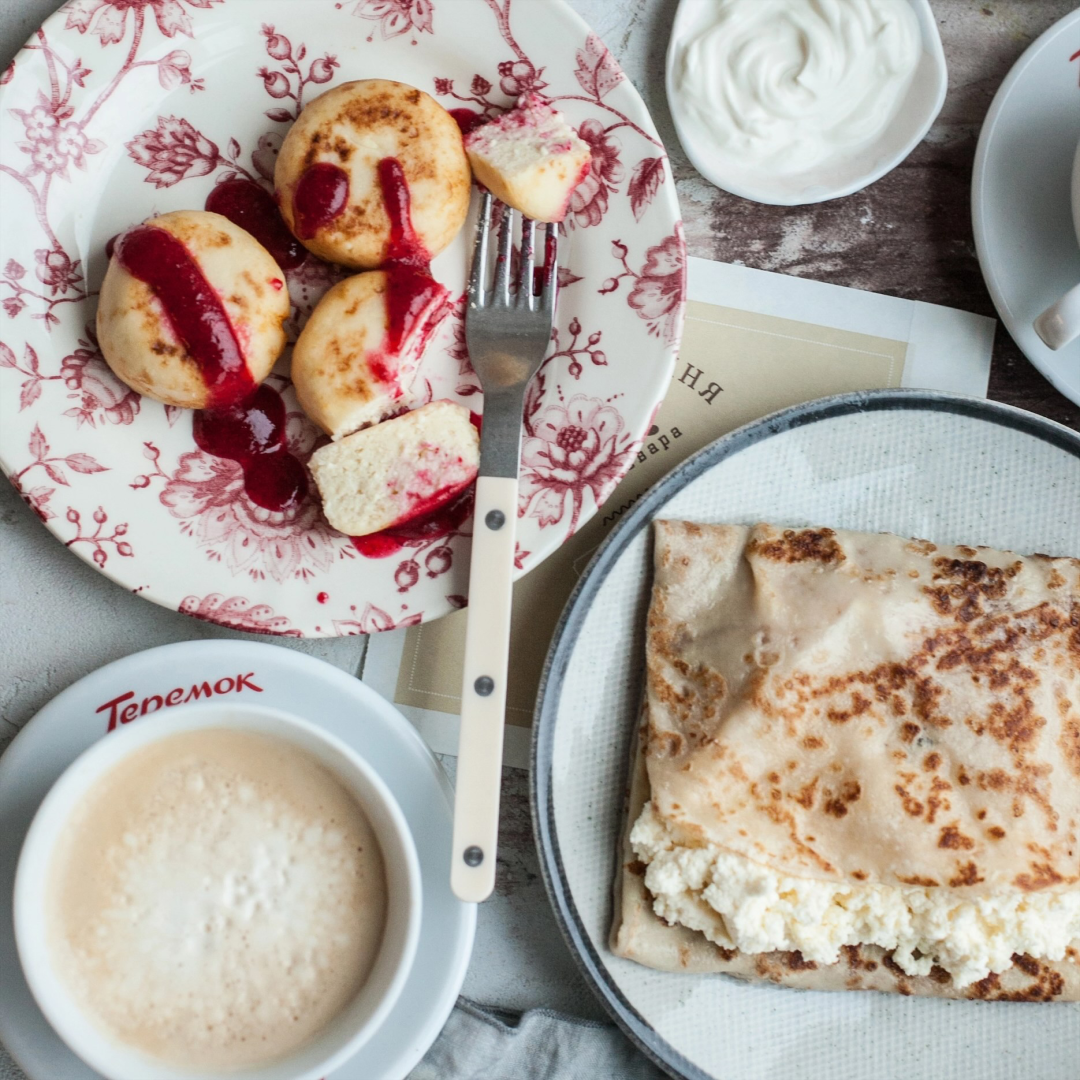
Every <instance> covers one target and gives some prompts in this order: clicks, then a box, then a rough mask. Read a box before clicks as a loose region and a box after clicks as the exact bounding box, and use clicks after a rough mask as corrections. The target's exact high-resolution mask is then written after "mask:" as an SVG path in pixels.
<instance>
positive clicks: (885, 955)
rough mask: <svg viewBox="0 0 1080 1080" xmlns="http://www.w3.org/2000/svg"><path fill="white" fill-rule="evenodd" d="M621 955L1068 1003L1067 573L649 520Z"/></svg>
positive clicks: (1070, 730) (620, 907)
mask: <svg viewBox="0 0 1080 1080" xmlns="http://www.w3.org/2000/svg"><path fill="white" fill-rule="evenodd" d="M655 540H656V545H655V582H654V588H653V595H652V604H651V607H650V610H649V616H648V630H647V645H646V656H647V668H648V674H647V689H646V697H645V709H644V719H643V722H642V725H641V731H640V738H639V740H638V745H637V748H636V751H635V759H634V763H633V768H632V777H631V790H630V797H629V806H628V814H627V823H626V829H625V830H624V835H623V857H622V859H621V860H620V867H619V872H618V875H617V882H616V905H615V923H614V926H613V929H612V941H611V946H612V949H613V951H614V952H616V953H617V954H618V955H620V956H624V957H627V958H629V959H632V960H636V961H638V962H639V963H642V964H646V965H648V966H650V967H655V968H659V969H661V970H672V971H694V972H711V971H717V972H727V973H729V974H733V975H739V976H742V977H746V978H758V979H768V980H771V981H773V982H780V983H786V984H788V985H792V986H799V987H804V988H815V989H835V990H842V989H852V990H854V989H874V990H892V991H898V992H900V993H904V994H933V995H938V996H947V997H969V998H991V999H997V998H1008V999H1011V1000H1025V1001H1028V1000H1030V1001H1051V1000H1057V1001H1062V1000H1073V1001H1075V1000H1080V561H1078V560H1076V559H1068V558H1048V557H1046V556H1042V555H1035V556H1030V557H1021V556H1018V555H1014V554H1012V553H1009V552H1002V551H993V550H988V549H986V548H979V549H975V548H971V547H964V546H961V547H936V546H935V545H934V544H932V543H929V542H927V541H922V540H905V539H903V538H901V537H897V536H892V535H888V534H877V535H870V534H863V533H854V532H841V531H833V530H831V529H799V530H796V529H787V530H782V529H778V528H775V527H772V526H769V525H756V526H754V527H753V528H747V527H744V526H724V525H695V524H691V523H688V522H675V521H659V522H657V523H656V525H655Z"/></svg>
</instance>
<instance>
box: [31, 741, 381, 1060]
mask: <svg viewBox="0 0 1080 1080" xmlns="http://www.w3.org/2000/svg"><path fill="white" fill-rule="evenodd" d="M51 874H52V884H53V887H52V888H51V889H50V890H49V903H50V905H51V908H50V911H49V913H48V915H49V920H50V934H51V948H52V950H53V953H54V962H55V963H56V967H57V970H58V971H59V972H60V973H61V975H62V976H63V977H64V978H65V981H67V982H68V984H69V985H70V987H71V989H72V990H73V992H74V994H75V996H76V997H77V999H78V1000H79V1001H80V1002H81V1004H82V1006H83V1007H84V1008H85V1009H86V1010H87V1011H88V1013H89V1015H91V1016H92V1017H94V1018H95V1019H96V1020H97V1022H98V1023H99V1025H100V1026H101V1027H102V1028H103V1029H104V1030H105V1031H107V1032H108V1033H109V1034H111V1035H112V1036H114V1037H115V1038H116V1039H118V1040H119V1041H121V1042H123V1043H126V1044H128V1045H131V1046H134V1047H137V1048H138V1049H140V1050H142V1051H144V1052H145V1053H148V1054H150V1055H152V1056H154V1057H157V1058H160V1059H162V1060H164V1061H167V1062H172V1063H175V1064H183V1065H184V1066H185V1067H187V1068H191V1067H195V1068H204V1069H207V1070H214V1071H217V1070H226V1069H236V1068H243V1067H245V1066H249V1065H254V1064H257V1063H260V1062H265V1061H268V1060H272V1059H274V1058H278V1057H281V1056H283V1055H285V1054H288V1053H290V1052H291V1051H293V1050H295V1049H296V1048H297V1047H298V1046H300V1045H302V1044H303V1043H305V1042H307V1041H308V1040H309V1039H311V1038H312V1037H313V1036H315V1035H316V1034H317V1033H318V1032H319V1031H320V1030H321V1029H323V1028H324V1027H325V1026H326V1025H327V1024H328V1023H329V1022H330V1021H332V1020H333V1019H334V1018H335V1017H336V1016H337V1015H338V1013H339V1012H340V1011H341V1010H342V1009H343V1008H344V1007H345V1006H346V1005H347V1004H348V1003H349V1002H350V1001H351V1000H352V998H353V997H354V996H355V994H356V993H357V991H358V990H359V989H360V987H361V986H362V985H363V983H364V981H365V979H366V978H367V975H368V973H369V971H370V969H371V967H372V965H373V964H374V961H375V959H376V956H377V953H378V950H379V945H380V942H381V940H382V934H383V927H384V923H385V916H386V902H387V901H386V881H385V872H384V867H383V861H382V855H381V853H380V851H379V847H378V843H377V841H376V838H375V834H374V832H373V831H372V828H371V825H370V824H369V823H368V821H367V818H366V817H365V816H364V813H363V811H362V809H361V808H360V806H359V804H358V803H357V802H356V801H355V800H354V798H353V797H352V795H351V794H350V793H349V792H348V791H347V790H346V789H345V787H344V786H343V785H342V784H341V782H340V781H339V780H338V779H337V778H336V777H335V776H334V775H333V773H332V772H330V770H328V769H327V768H326V767H325V766H323V765H322V764H321V763H319V762H318V761H317V760H316V759H315V758H313V757H311V756H309V755H308V754H306V753H305V752H303V751H301V750H299V749H297V748H296V747H294V746H293V745H291V744H289V743H286V742H284V741H282V740H278V739H274V738H270V737H267V736H264V735H259V734H254V733H250V732H242V731H232V730H227V729H209V730H204V731H198V732H191V733H188V734H183V735H177V736H174V737H172V738H169V739H165V740H163V741H161V742H159V743H157V744H155V745H153V746H149V747H146V748H144V749H142V750H140V751H136V752H135V753H133V754H131V755H130V756H129V757H128V758H126V759H125V760H124V761H123V762H121V763H120V764H119V765H118V766H116V768H115V769H114V770H113V771H112V772H111V773H109V774H107V775H106V776H105V777H104V778H103V780H102V781H101V782H100V783H99V784H98V785H97V786H96V787H95V788H94V789H93V790H92V791H91V792H90V793H89V795H88V796H87V797H86V798H85V799H84V801H83V802H82V804H81V805H80V806H79V807H78V808H77V809H76V811H75V814H74V815H73V818H72V821H71V824H70V827H69V830H68V832H67V835H66V837H65V840H64V841H63V843H62V844H61V845H60V847H59V848H58V849H57V854H56V856H55V860H54V863H53V866H52V869H51Z"/></svg>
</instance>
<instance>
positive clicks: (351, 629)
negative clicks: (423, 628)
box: [334, 604, 424, 637]
mask: <svg viewBox="0 0 1080 1080" xmlns="http://www.w3.org/2000/svg"><path fill="white" fill-rule="evenodd" d="M423 621H424V613H423V612H422V611H414V612H413V613H412V614H411V615H404V616H402V617H401V618H400V619H395V618H394V617H393V616H392V615H391V614H390V613H389V612H386V611H383V610H382V608H377V607H376V606H375V605H374V604H365V605H364V610H363V612H361V614H360V617H359V618H358V619H334V629H335V630H336V631H337V633H339V634H341V635H343V636H346V637H352V636H353V635H354V634H377V633H381V632H382V631H383V630H402V629H404V628H405V627H408V626H419V625H420V624H421V623H422V622H423Z"/></svg>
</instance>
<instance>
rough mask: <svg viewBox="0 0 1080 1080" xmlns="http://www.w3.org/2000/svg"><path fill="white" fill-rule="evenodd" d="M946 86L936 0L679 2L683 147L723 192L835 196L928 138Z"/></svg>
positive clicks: (764, 198)
mask: <svg viewBox="0 0 1080 1080" xmlns="http://www.w3.org/2000/svg"><path fill="white" fill-rule="evenodd" d="M947 86H948V76H947V71H946V66H945V54H944V51H943V50H942V47H941V38H940V36H939V35H938V31H937V25H936V24H935V22H934V13H933V11H932V9H931V7H930V3H929V0H680V4H679V8H678V11H677V12H676V15H675V22H674V25H673V26H672V31H671V40H670V43H669V45H668V53H667V95H668V101H669V103H670V106H671V113H672V117H673V119H674V121H675V128H676V130H677V132H678V134H679V141H680V142H681V143H682V146H683V149H684V150H685V151H686V154H687V156H688V157H689V158H690V161H691V162H692V163H693V165H694V167H695V168H696V169H697V170H698V172H700V173H701V174H702V175H703V176H704V177H705V178H706V179H708V180H710V181H712V183H714V184H716V186H717V187H720V188H723V189H724V190H725V191H730V192H732V193H733V194H735V195H740V196H742V197H743V198H746V199H753V200H754V201H755V202H762V203H773V204H775V205H779V206H797V205H801V204H804V203H815V202H824V201H825V200H826V199H837V198H840V197H841V196H844V195H850V194H851V193H852V192H855V191H859V190H860V189H861V188H864V187H866V186H867V185H868V184H872V183H873V182H874V181H875V180H878V179H880V178H881V177H882V176H884V175H885V173H887V172H889V171H890V170H891V169H893V168H895V167H896V166H897V165H899V164H900V162H901V161H903V160H904V158H906V157H907V156H908V154H910V153H911V151H912V150H913V149H914V148H915V147H916V146H917V145H918V144H919V143H920V142H921V141H922V139H923V138H924V136H925V135H926V133H927V131H928V130H929V128H930V125H931V124H932V123H933V122H934V119H935V117H936V116H937V114H938V113H939V112H940V110H941V106H942V103H943V102H944V100H945V91H946V89H947Z"/></svg>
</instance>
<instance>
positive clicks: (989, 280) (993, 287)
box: [971, 8, 1080, 405]
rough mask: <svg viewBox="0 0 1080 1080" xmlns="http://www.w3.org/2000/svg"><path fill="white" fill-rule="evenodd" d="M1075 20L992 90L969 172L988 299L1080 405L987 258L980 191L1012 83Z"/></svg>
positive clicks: (1034, 360)
mask: <svg viewBox="0 0 1080 1080" xmlns="http://www.w3.org/2000/svg"><path fill="white" fill-rule="evenodd" d="M1077 24H1080V8H1077V9H1076V10H1075V11H1070V12H1069V14H1068V15H1065V16H1063V17H1062V18H1060V19H1058V21H1057V22H1056V23H1054V24H1053V25H1052V26H1050V27H1048V28H1047V29H1046V30H1045V31H1043V33H1042V34H1040V35H1039V36H1038V37H1037V38H1036V39H1035V40H1034V41H1033V42H1032V43H1031V44H1030V45H1029V46H1028V47H1027V48H1026V49H1025V50H1024V51H1023V53H1022V54H1021V55H1020V58H1019V59H1018V60H1017V61H1016V63H1015V64H1013V66H1012V67H1011V68H1010V69H1009V73H1008V75H1006V76H1005V79H1004V81H1003V82H1002V84H1001V85H1000V86H999V87H998V89H997V93H996V94H994V100H993V101H992V102H991V103H990V108H989V110H988V111H987V113H986V119H985V120H984V121H983V125H982V129H981V130H980V132H979V141H978V143H977V145H976V147H975V163H974V165H973V167H972V172H971V223H972V231H973V232H974V235H975V254H976V256H977V257H978V260H979V269H980V270H981V271H982V275H983V280H984V281H985V282H986V288H987V291H988V292H989V293H990V299H991V300H993V302H994V307H995V308H996V309H997V313H998V314H999V315H1000V316H1001V321H1002V322H1003V323H1004V324H1005V329H1006V330H1008V332H1009V334H1010V336H1011V337H1012V339H1013V341H1015V342H1016V344H1017V347H1018V348H1019V349H1020V351H1021V352H1022V353H1023V354H1024V356H1025V357H1027V359H1028V361H1029V362H1030V363H1031V364H1032V366H1033V367H1034V368H1035V369H1036V371H1038V372H1039V374H1040V375H1042V377H1043V378H1044V379H1046V381H1047V382H1048V383H1050V385H1051V386H1053V387H1054V389H1055V390H1057V391H1058V392H1059V393H1060V394H1062V395H1064V396H1065V397H1067V398H1068V399H1069V400H1070V401H1072V402H1074V403H1075V404H1077V405H1080V379H1078V380H1076V381H1075V382H1074V383H1072V384H1071V385H1070V384H1069V383H1067V382H1066V381H1065V379H1064V377H1063V375H1062V374H1061V373H1059V372H1058V371H1057V370H1056V368H1055V365H1054V364H1052V363H1050V362H1049V361H1048V359H1047V357H1046V356H1045V355H1044V354H1046V353H1049V352H1050V350H1049V349H1047V347H1046V346H1045V345H1044V344H1043V343H1042V341H1040V339H1039V337H1038V335H1037V334H1036V333H1035V328H1034V327H1033V326H1029V325H1027V324H1026V323H1025V322H1024V321H1023V320H1022V319H1020V318H1018V317H1017V316H1016V315H1015V314H1014V312H1013V310H1012V308H1011V307H1010V306H1009V302H1008V299H1007V298H1006V295H1005V289H1004V288H1003V286H1002V284H1001V280H1000V277H999V275H998V273H997V272H996V271H995V269H994V266H993V263H992V261H991V258H990V251H989V249H990V239H989V228H988V223H987V217H988V210H987V200H986V198H985V196H984V193H983V188H984V186H985V183H986V159H987V158H988V157H989V155H990V147H991V143H992V142H993V138H994V133H995V130H996V129H997V127H998V124H999V121H1000V120H1001V116H1002V114H1003V113H1004V112H1005V110H1006V108H1007V107H1008V103H1009V98H1010V96H1011V94H1012V91H1013V87H1015V86H1016V84H1017V83H1018V82H1019V81H1020V80H1021V79H1022V78H1023V77H1024V75H1025V74H1026V73H1027V70H1028V68H1030V67H1031V65H1032V64H1033V63H1035V62H1036V61H1037V60H1038V59H1039V57H1040V55H1041V54H1042V51H1043V49H1045V48H1046V47H1047V46H1048V45H1049V44H1050V43H1051V42H1052V41H1054V40H1055V39H1056V38H1057V37H1058V35H1059V34H1061V33H1065V32H1067V31H1069V30H1071V29H1073V27H1074V26H1076V25H1077ZM1052 355H1053V354H1052V353H1051V356H1052Z"/></svg>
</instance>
